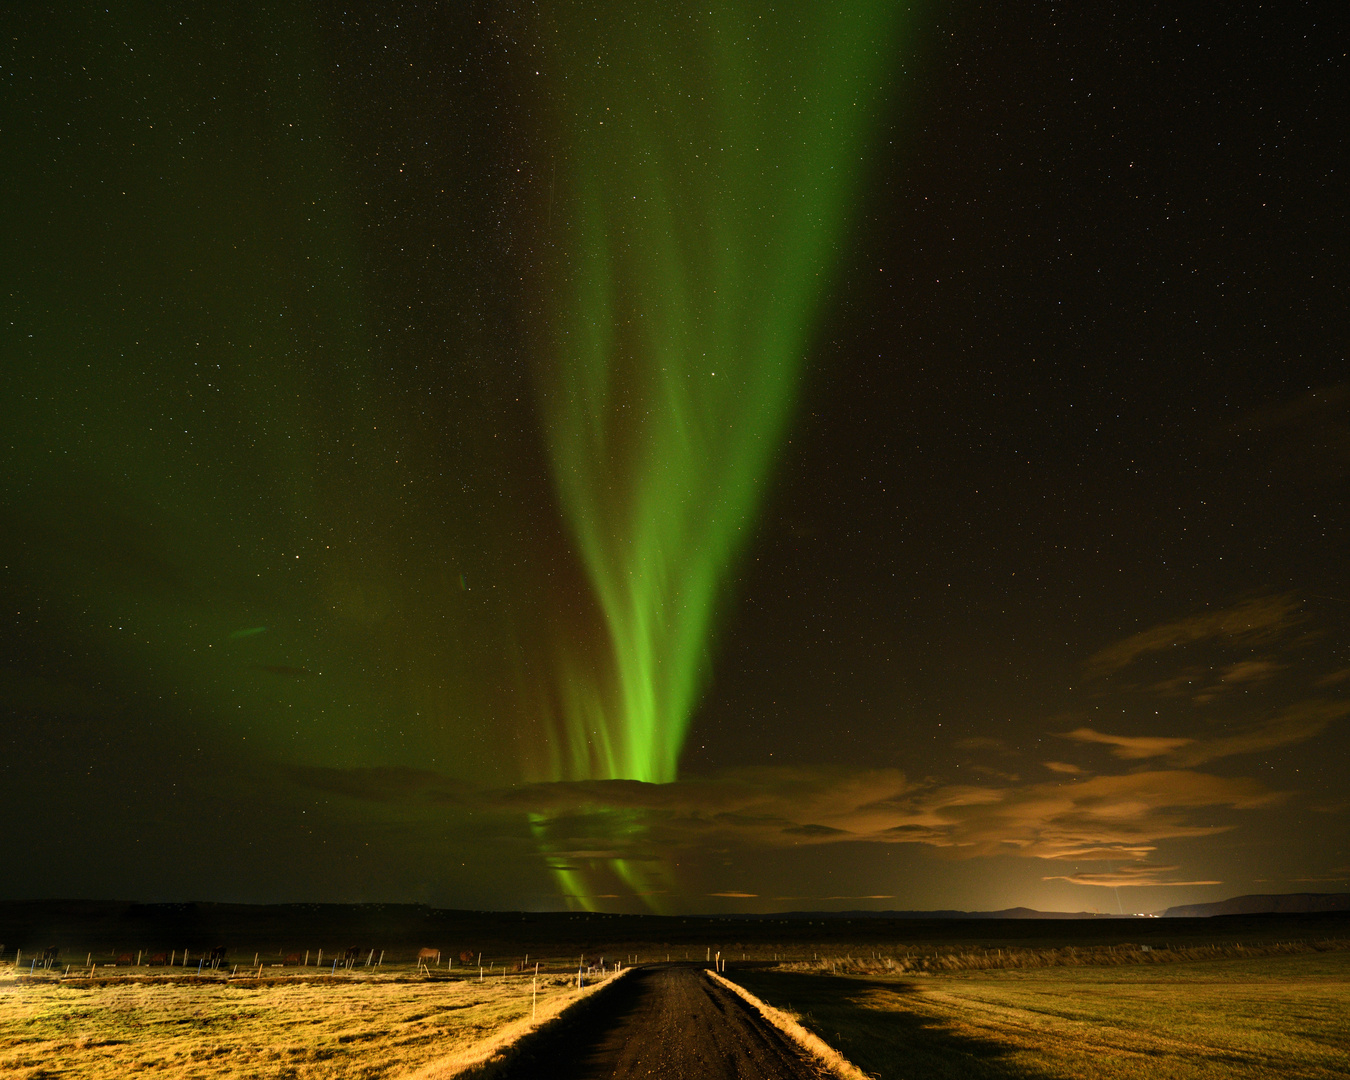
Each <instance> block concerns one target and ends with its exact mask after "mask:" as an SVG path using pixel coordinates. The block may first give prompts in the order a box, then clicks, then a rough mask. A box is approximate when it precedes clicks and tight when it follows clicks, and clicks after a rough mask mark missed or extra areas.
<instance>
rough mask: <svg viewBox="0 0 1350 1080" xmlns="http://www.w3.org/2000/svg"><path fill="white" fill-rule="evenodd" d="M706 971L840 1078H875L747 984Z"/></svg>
mask: <svg viewBox="0 0 1350 1080" xmlns="http://www.w3.org/2000/svg"><path fill="white" fill-rule="evenodd" d="M703 973H704V974H705V975H707V976H708V978H710V979H716V980H717V981H718V982H719V983H721V984H722V985H723V986H725V987H726V988H727V989H728V990H730V991H731V992H732V993H733V994H736V995H738V996H739V997H741V998H743V999H744V1000H745V1002H746V1003H747V1004H748V1005H749V1006H750V1007H751V1008H753V1009H754V1010H755V1011H756V1012H757V1013H759V1014H760V1016H762V1017H764V1019H765V1020H766V1021H768V1022H769V1023H770V1024H772V1025H773V1026H774V1027H776V1028H777V1029H778V1030H779V1031H780V1032H782V1033H783V1035H785V1036H786V1037H787V1038H789V1039H791V1040H792V1041H793V1042H794V1043H796V1044H797V1046H798V1047H800V1048H801V1049H802V1051H803V1052H805V1053H806V1054H807V1055H808V1056H809V1057H810V1058H812V1059H813V1060H814V1061H815V1062H816V1063H817V1064H818V1065H820V1066H822V1067H823V1068H825V1069H828V1070H829V1071H830V1072H831V1073H833V1074H834V1075H835V1076H837V1077H839V1078H840V1080H873V1078H872V1077H871V1076H870V1075H869V1074H868V1073H865V1072H863V1071H862V1070H861V1069H860V1068H858V1066H856V1065H854V1064H853V1062H851V1061H849V1059H848V1058H846V1057H844V1055H843V1054H841V1053H840V1052H839V1051H838V1050H836V1049H835V1048H834V1047H833V1046H831V1045H830V1044H829V1043H827V1042H826V1041H825V1040H824V1039H822V1038H821V1037H820V1036H819V1035H816V1034H815V1033H814V1032H810V1031H807V1030H806V1028H804V1027H802V1026H801V1024H799V1023H797V1021H796V1020H794V1019H793V1018H792V1017H790V1016H789V1015H788V1014H787V1013H785V1012H783V1011H782V1010H781V1009H775V1008H774V1007H773V1006H772V1005H770V1004H769V1003H768V1002H767V1001H761V1000H760V999H759V998H757V997H755V995H754V994H752V993H750V991H749V990H747V989H745V987H743V986H737V985H736V984H735V983H734V982H732V981H731V980H730V979H726V978H723V977H722V976H721V975H719V974H718V973H717V972H715V971H713V970H712V969H711V968H704V969H703Z"/></svg>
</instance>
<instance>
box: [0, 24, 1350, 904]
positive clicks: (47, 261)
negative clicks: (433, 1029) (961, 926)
mask: <svg viewBox="0 0 1350 1080" xmlns="http://www.w3.org/2000/svg"><path fill="white" fill-rule="evenodd" d="M1319 15H1320V6H1318V5H1304V4H1287V5H1278V6H1272V5H1258V4H1250V3H1237V4H1232V5H1226V6H1225V7H1224V9H1223V11H1222V12H1221V13H1216V12H1215V11H1213V10H1211V8H1210V7H1209V6H1208V5H1200V4H1195V5H1190V4H1180V5H1179V4H1147V3H1144V4H1117V3H1106V4H1093V5H1059V4H1051V3H1029V2H1012V3H1002V4H981V3H973V2H972V3H955V4H952V3H942V2H936V0H934V2H930V3H914V4H908V3H887V2H883V0H875V2H865V3H863V2H860V3H857V4H853V5H848V6H847V7H846V8H845V9H838V8H836V7H835V6H832V5H831V4H829V3H826V2H823V0H793V2H787V3H769V2H767V0H766V2H751V0H743V2H739V3H726V4H717V5H712V6H706V7H705V6H703V5H699V6H695V5H692V4H683V3H676V2H673V3H671V4H668V5H662V8H661V11H660V12H656V11H654V10H653V9H652V7H651V5H641V4H627V3H621V2H619V0H608V2H600V0H571V2H564V0H557V2H553V3H543V2H538V3H491V2H481V0H471V2H466V3H462V4H444V5H437V4H417V3H404V4H400V3H381V4H361V3H355V4H348V5H345V6H337V7H334V6H331V5H318V4H307V3H301V2H283V3H279V4H275V5H270V6H268V7H266V8H263V7H262V6H259V5H251V4H212V5H177V4H154V5H152V4H129V5H120V6H115V7H112V8H105V7H102V6H89V5H72V6H68V7H67V8H66V9H65V10H63V11H62V12H60V13H47V14H45V15H43V16H42V17H40V18H38V17H34V18H26V19H24V20H23V21H22V23H17V22H16V23H15V25H13V26H11V27H10V32H8V33H6V34H5V35H4V38H5V41H4V44H3V45H2V46H0V80H2V81H0V86H2V87H3V90H2V91H0V92H2V93H3V96H4V103H5V104H4V113H5V116H6V118H7V119H6V123H5V124H4V125H3V130H0V154H2V155H3V159H4V160H5V161H6V167H5V168H4V169H3V170H0V185H3V195H2V198H0V205H2V206H3V208H4V209H3V213H4V215H5V228H4V229H3V230H0V246H2V248H3V265H4V266H5V267H6V268H7V269H8V271H9V272H8V273H7V274H6V275H5V282H4V287H3V289H0V350H3V354H2V355H3V364H0V408H3V415H4V424H3V435H4V437H3V439H0V455H3V463H2V467H0V515H3V517H2V519H0V596H3V601H4V607H3V608H0V613H3V618H2V619H0V781H3V782H0V814H2V815H3V820H4V821H5V827H4V828H3V829H2V830H0V859H3V860H4V864H5V865H6V866H7V867H10V868H12V872H11V873H8V874H7V875H6V883H5V886H4V890H5V895H6V896H7V897H11V898H23V897H46V896H69V897H76V896H82V897H99V898H128V899H147V900H186V899H207V900H232V901H257V902H274V901H298V900H306V901H418V902H425V903H431V904H435V905H437V906H443V907H481V908H498V909H531V910H540V909H563V908H574V909H576V908H584V909H598V910H614V911H646V910H654V911H661V912H672V913H677V912H755V911H783V910H800V909H813V910H821V909H860V908H874V909H924V908H962V909H996V908H1003V907H1010V906H1014V905H1025V906H1030V907H1036V908H1041V909H1044V910H1069V911H1079V910H1089V911H1090V910H1100V911H1103V912H1117V911H1124V912H1130V911H1157V910H1161V909H1162V908H1165V907H1167V906H1169V905H1171V904H1179V903H1190V902H1198V901H1204V900H1214V899H1221V898H1223V897H1226V896H1232V895H1239V894H1243V893H1250V892H1290V891H1314V892H1318V891H1321V892H1327V891H1340V890H1343V889H1345V888H1346V887H1347V885H1350V798H1347V795H1346V790H1347V789H1346V781H1345V773H1346V768H1345V766H1346V761H1347V751H1348V750H1350V700H1348V699H1347V696H1346V693H1347V689H1350V640H1348V635H1350V570H1348V569H1347V566H1348V565H1350V564H1348V563H1347V558H1346V556H1347V554H1348V552H1347V545H1346V539H1345V537H1346V527H1347V524H1350V522H1347V509H1346V507H1347V505H1350V500H1347V487H1348V484H1350V365H1348V364H1347V361H1346V356H1345V343H1346V341H1347V330H1348V329H1350V327H1347V317H1346V310H1347V305H1346V297H1345V271H1344V263H1345V256H1346V255H1347V248H1348V247H1350V245H1348V244H1347V239H1348V238H1347V221H1346V212H1345V206H1346V205H1347V194H1348V193H1347V191H1346V187H1345V179H1344V161H1345V158H1346V154H1345V150H1346V147H1345V139H1346V135H1345V133H1346V132H1347V131H1350V116H1347V110H1346V106H1345V102H1344V100H1343V97H1342V95H1339V94H1337V93H1336V92H1335V90H1336V88H1337V87H1338V85H1342V84H1343V83H1344V80H1345V77H1346V58H1345V54H1344V49H1343V46H1342V42H1343V37H1342V36H1339V35H1338V34H1337V33H1336V32H1335V28H1334V27H1333V26H1332V25H1331V24H1330V23H1328V22H1325V21H1321V20H1320V18H1319Z"/></svg>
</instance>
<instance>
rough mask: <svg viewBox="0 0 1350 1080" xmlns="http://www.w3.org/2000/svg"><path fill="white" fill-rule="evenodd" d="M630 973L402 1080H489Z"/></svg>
mask: <svg viewBox="0 0 1350 1080" xmlns="http://www.w3.org/2000/svg"><path fill="white" fill-rule="evenodd" d="M632 970H633V969H632V968H624V969H623V970H621V971H620V972H619V973H618V974H617V975H611V976H610V977H609V978H607V979H606V980H605V981H604V982H601V983H596V984H595V985H594V986H588V987H585V988H583V989H581V990H579V991H577V993H575V994H567V995H562V994H560V995H558V996H557V997H555V998H552V999H551V1000H549V1001H546V1002H545V1003H544V1004H542V1005H540V1007H539V1012H538V1013H537V1014H536V1016H534V1017H533V1018H530V1017H526V1018H525V1019H523V1020H517V1021H516V1022H515V1023H514V1024H507V1025H506V1026H505V1027H504V1028H502V1029H501V1030H500V1031H498V1032H497V1033H496V1034H495V1035H493V1036H491V1037H490V1038H488V1039H484V1040H483V1041H482V1042H478V1043H474V1044H473V1045H472V1046H467V1047H465V1048H464V1049H463V1050H460V1051H458V1052H456V1053H453V1054H448V1055H447V1056H445V1057H443V1058H437V1059H436V1060H435V1061H433V1062H430V1063H429V1064H427V1065H423V1066H422V1067H421V1068H420V1069H417V1070H416V1071H415V1072H411V1073H407V1074H406V1075H405V1077H404V1080H470V1078H472V1080H490V1078H491V1077H493V1076H496V1075H497V1074H498V1073H500V1072H501V1071H502V1070H503V1069H505V1068H506V1067H507V1066H508V1065H510V1064H511V1063H512V1062H513V1061H515V1059H516V1058H517V1057H519V1056H520V1055H521V1054H522V1053H525V1052H527V1051H528V1050H529V1049H530V1046H531V1045H532V1044H533V1043H534V1042H535V1041H536V1040H537V1039H539V1038H540V1037H542V1036H543V1035H544V1034H545V1033H547V1032H551V1031H552V1030H553V1029H554V1028H555V1027H557V1026H558V1025H559V1024H562V1023H564V1022H567V1021H570V1020H572V1019H574V1018H575V1017H576V1016H577V1014H578V1013H581V1012H584V1011H586V1010H588V1009H590V1008H591V1007H593V1006H594V1004H595V1003H596V1002H597V1001H598V1000H599V999H600V998H602V997H604V996H605V994H606V992H607V991H608V990H609V988H610V987H611V986H613V985H615V983H617V982H619V981H620V980H621V979H623V978H624V977H625V976H626V975H627V974H628V973H629V972H630V971H632ZM859 1075H861V1074H859Z"/></svg>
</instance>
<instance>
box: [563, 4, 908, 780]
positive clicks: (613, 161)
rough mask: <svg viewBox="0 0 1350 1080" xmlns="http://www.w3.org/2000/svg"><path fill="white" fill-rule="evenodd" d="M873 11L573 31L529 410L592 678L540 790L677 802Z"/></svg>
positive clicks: (820, 260)
mask: <svg viewBox="0 0 1350 1080" xmlns="http://www.w3.org/2000/svg"><path fill="white" fill-rule="evenodd" d="M894 17H895V7H894V5H893V4H889V3H870V4H859V5H849V6H848V7H847V8H845V9H839V8H837V7H836V6H835V5H831V4H826V3H806V4H799V5H796V6H795V8H794V10H793V11H792V14H791V15H790V16H789V15H787V14H785V13H784V12H783V11H782V9H781V8H778V9H775V8H774V7H773V6H772V5H767V4H765V5H753V4H742V5H723V6H721V7H720V8H719V9H718V10H716V11H713V12H710V13H709V12H705V11H703V10H702V9H701V8H700V9H697V10H696V9H695V8H693V7H692V6H689V5H675V6H667V7H665V8H664V9H663V14H662V15H661V16H659V17H656V18H651V17H645V16H644V17H643V18H641V19H639V18H637V16H636V15H635V14H634V13H628V14H627V15H623V14H617V13H613V12H610V11H608V10H607V11H606V17H603V18H596V19H590V18H586V17H585V13H584V12H582V11H578V12H577V13H576V14H575V17H574V19H572V20H569V25H568V27H567V28H566V29H564V30H562V31H560V32H559V37H560V38H561V41H560V42H559V43H558V44H557V45H556V47H555V50H554V52H555V54H556V57H557V61H558V64H559V68H560V72H559V85H561V86H562V87H563V90H562V94H561V97H562V100H563V102H564V105H563V108H564V109H565V122H566V124H567V127H566V144H567V148H568V150H567V153H566V155H565V175H566V180H565V182H564V185H563V191H562V194H561V195H560V196H559V203H560V206H561V207H565V215H566V222H565V224H563V225H561V226H560V229H559V232H560V239H559V248H560V249H561V250H562V251H563V252H565V253H566V258H565V259H563V260H559V265H558V266H557V267H556V268H555V269H556V271H557V273H558V275H559V277H560V278H561V282H560V285H559V287H558V288H557V290H556V294H555V298H554V308H555V311H554V319H553V338H552V342H551V345H552V349H553V351H554V356H555V362H554V364H553V366H552V367H551V369H549V370H548V372H547V373H546V375H545V378H544V381H543V385H544V390H543V393H542V395H541V396H542V401H543V411H544V413H545V417H546V424H547V431H548V445H549V450H550V453H551V457H552V463H553V471H554V476H555V481H556V485H557V490H558V494H559V497H560V501H561V503H562V505H563V507H564V511H565V514H566V517H567V521H568V524H569V525H570V527H571V530H572V534H573V536H574V537H575V542H576V545H577V547H578V549H579V551H580V553H581V556H582V559H583V561H584V563H585V566H586V570H587V572H588V575H589V579H590V581H591V584H592V586H593V588H594V590H595V594H596V596H597V597H598V600H599V604H600V608H601V610H602V612H603V616H604V621H605V625H606V628H607V630H608V638H609V645H610V649H611V655H610V657H609V661H610V663H609V669H608V670H601V671H599V672H597V671H594V670H588V669H587V667H586V665H585V663H584V661H581V660H579V659H573V660H568V661H564V663H565V670H564V671H563V673H562V691H561V695H560V696H561V698H562V708H561V712H562V716H561V718H560V720H561V724H560V728H559V730H558V732H557V735H556V737H555V738H554V739H553V740H552V741H551V743H550V746H549V750H550V754H551V756H550V759H549V761H548V762H547V764H546V767H545V768H544V769H543V770H542V773H543V775H542V777H541V778H546V779H572V780H576V779H631V780H642V781H648V782H652V783H665V782H669V781H671V780H674V779H675V776H676V770H677V767H678V763H679V756H680V750H681V747H682V745H683V743H684V739H685V735H686V733H687V731H688V728H689V722H690V717H691V714H692V712H693V710H694V707H695V705H696V704H697V701H698V695H699V691H700V690H701V689H702V684H703V681H704V679H705V678H706V676H707V674H708V672H707V666H708V665H707V656H708V645H709V635H710V633H711V631H712V628H713V619H714V614H715V611H716V607H717V600H718V596H719V593H720V591H721V589H722V587H723V586H724V584H725V582H726V579H727V576H728V573H729V571H730V569H731V567H732V565H733V563H734V560H735V558H736V556H737V555H738V554H739V553H740V551H741V550H742V549H743V548H744V546H745V543H746V541H747V540H748V538H749V536H750V533H751V531H752V529H753V527H754V523H755V513H756V508H757V506H758V503H759V501H760V498H761V495H762V493H763V490H764V484H765V481H766V476H767V473H768V470H769V466H770V463H771V461H772V459H773V456H774V454H775V453H776V452H777V450H778V448H779V446H780V444H781V442H782V439H783V433H784V429H785V427H786V425H787V422H788V420H789V417H790V413H791V409H792V406H793V402H794V398H795V395H796V391H797V387H798V383H799V379H800V373H801V369H802V365H803V361H804V359H805V354H806V350H807V346H808V341H809V337H810V334H811V330H812V326H813V324H814V318H815V315H816V311H817V308H818V304H819V300H820V298H821V294H822V292H823V291H824V290H825V289H826V288H827V286H828V284H829V281H830V271H831V269H832V266H833V263H834V259H835V254H836V252H837V251H838V249H839V247H840V239H841V236H840V234H841V231H842V230H843V229H844V228H845V226H846V223H847V221H848V217H849V214H848V209H849V205H850V200H851V196H852V195H853V194H854V188H855V181H856V174H857V172H858V166H859V162H860V150H861V148H862V146H863V145H864V144H865V142H866V141H867V136H868V135H869V133H870V130H871V127H872V119H871V118H872V111H873V106H874V105H875V103H876V99H877V97H878V95H879V91H880V90H881V88H882V87H883V86H884V84H885V80H886V75H887V73H888V72H887V68H888V66H889V65H888V62H887V61H888V60H889V58H890V57H891V55H892V54H893V50H894V47H895V45H894V27H893V23H894Z"/></svg>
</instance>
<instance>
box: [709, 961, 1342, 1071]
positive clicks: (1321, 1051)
mask: <svg viewBox="0 0 1350 1080" xmlns="http://www.w3.org/2000/svg"><path fill="white" fill-rule="evenodd" d="M728 975H729V976H730V977H732V978H734V979H735V980H736V981H737V982H739V983H741V984H742V985H743V986H745V988H746V989H747V990H750V991H751V992H752V993H754V994H756V995H758V996H759V997H761V998H763V999H764V1000H765V1001H767V1002H768V1003H769V1004H771V1005H775V1006H777V1007H778V1008H780V1009H784V1010H787V1011H789V1012H792V1013H793V1014H794V1015H796V1016H797V1017H798V1018H799V1019H800V1021H801V1022H802V1023H803V1024H804V1025H805V1026H806V1027H808V1028H810V1029H811V1030H812V1031H814V1032H815V1033H816V1034H818V1035H819V1036H820V1037H821V1038H823V1039H824V1040H825V1041H826V1042H828V1043H830V1045H832V1046H834V1047H836V1048H837V1049H838V1050H840V1051H841V1052H842V1053H843V1054H844V1055H845V1056H846V1057H848V1058H849V1059H850V1060H851V1061H853V1062H854V1064H856V1065H857V1066H858V1067H859V1068H861V1069H862V1070H863V1071H864V1072H868V1073H871V1074H874V1075H876V1076H879V1077H882V1078H884V1080H902V1078H903V1080H920V1078H922V1080H946V1078H951V1080H956V1078H961V1080H983V1078H990V1080H994V1078H998V1080H1004V1078H1013V1077H1017V1078H1022V1080H1060V1078H1068V1077H1074V1078H1082V1080H1163V1078H1167V1080H1220V1078H1223V1080H1230V1078H1239V1080H1243V1078H1251V1080H1255V1078H1258V1077H1259V1078H1269V1077H1279V1078H1281V1080H1294V1078H1300V1080H1301V1078H1309V1080H1313V1078H1316V1080H1331V1078H1333V1077H1335V1078H1344V1077H1346V1076H1348V1075H1350V1020H1348V1019H1347V1018H1348V1017H1350V952H1345V951H1336V952H1326V953H1309V954H1302V955H1293V956H1278V955H1277V956H1264V957H1257V958H1242V959H1218V960H1209V961H1203V962H1190V963H1173V964H1165V965H1161V964H1160V965H1121V966H1116V967H1089V966H1084V967H1053V968H1040V969H1033V970H1017V969H1011V970H994V971H968V972H960V973H953V974H936V975H918V976H914V975H909V976H905V975H881V974H877V975H827V974H806V973H800V972H787V971H773V970H744V971H739V972H738V971H736V970H735V969H734V966H733V968H732V969H731V970H730V971H729V972H728Z"/></svg>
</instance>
